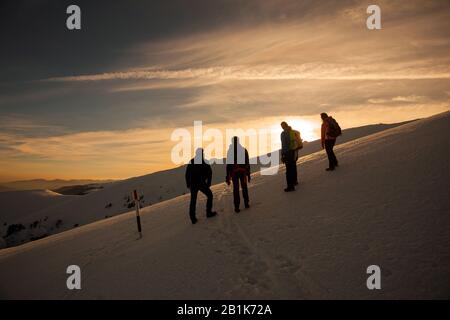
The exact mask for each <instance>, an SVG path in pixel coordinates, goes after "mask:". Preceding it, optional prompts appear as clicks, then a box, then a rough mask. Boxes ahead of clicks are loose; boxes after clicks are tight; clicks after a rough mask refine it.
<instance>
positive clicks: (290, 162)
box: [286, 151, 296, 189]
mask: <svg viewBox="0 0 450 320" xmlns="http://www.w3.org/2000/svg"><path fill="white" fill-rule="evenodd" d="M295 165H296V164H295V161H294V153H293V152H292V151H289V153H288V155H287V157H286V180H287V185H288V186H287V188H288V189H294V188H295V176H294V175H295V168H294V167H295Z"/></svg>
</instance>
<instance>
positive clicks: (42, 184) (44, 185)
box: [0, 179, 114, 192]
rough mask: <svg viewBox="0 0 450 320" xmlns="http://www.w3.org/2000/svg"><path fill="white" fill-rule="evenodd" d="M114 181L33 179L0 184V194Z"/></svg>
mask: <svg viewBox="0 0 450 320" xmlns="http://www.w3.org/2000/svg"><path fill="white" fill-rule="evenodd" d="M113 181H114V180H92V179H78V180H77V179H74V180H62V179H54V180H46V179H33V180H21V181H12V182H5V183H1V184H0V192H4V191H12V190H45V189H49V190H54V189H59V188H63V187H68V186H76V185H86V184H106V183H110V182H113Z"/></svg>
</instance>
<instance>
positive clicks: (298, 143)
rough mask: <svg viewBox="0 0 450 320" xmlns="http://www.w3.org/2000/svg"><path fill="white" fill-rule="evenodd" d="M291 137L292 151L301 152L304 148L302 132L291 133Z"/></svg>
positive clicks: (294, 131) (290, 146)
mask: <svg viewBox="0 0 450 320" xmlns="http://www.w3.org/2000/svg"><path fill="white" fill-rule="evenodd" d="M289 137H290V138H291V141H290V145H289V148H290V149H291V150H300V149H302V148H303V140H302V138H301V136H300V132H299V131H297V130H291V131H289Z"/></svg>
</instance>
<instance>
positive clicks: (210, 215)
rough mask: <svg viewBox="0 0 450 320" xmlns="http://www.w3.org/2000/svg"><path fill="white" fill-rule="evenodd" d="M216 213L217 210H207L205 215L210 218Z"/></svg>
mask: <svg viewBox="0 0 450 320" xmlns="http://www.w3.org/2000/svg"><path fill="white" fill-rule="evenodd" d="M216 215H217V212H215V211H211V212H208V213H207V214H206V217H207V218H212V217H215V216H216Z"/></svg>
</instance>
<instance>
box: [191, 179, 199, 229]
mask: <svg viewBox="0 0 450 320" xmlns="http://www.w3.org/2000/svg"><path fill="white" fill-rule="evenodd" d="M197 194H198V189H197V188H193V187H191V203H190V204H189V216H190V218H191V221H192V222H194V221H196V220H197V218H196V217H195V207H196V205H197Z"/></svg>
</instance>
